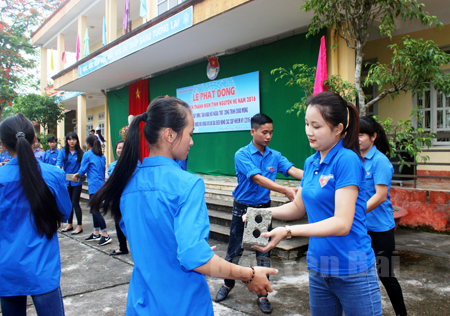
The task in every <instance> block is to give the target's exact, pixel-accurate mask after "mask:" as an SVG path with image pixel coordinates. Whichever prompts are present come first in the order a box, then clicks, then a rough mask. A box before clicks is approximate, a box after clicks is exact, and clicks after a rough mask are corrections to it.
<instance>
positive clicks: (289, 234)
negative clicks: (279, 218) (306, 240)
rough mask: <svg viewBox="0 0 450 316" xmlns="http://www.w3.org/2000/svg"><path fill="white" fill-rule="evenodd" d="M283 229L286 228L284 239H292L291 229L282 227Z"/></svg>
mask: <svg viewBox="0 0 450 316" xmlns="http://www.w3.org/2000/svg"><path fill="white" fill-rule="evenodd" d="M284 228H286V232H287V233H286V239H291V238H292V232H291V228H290V227H289V226H288V225H286V226H284Z"/></svg>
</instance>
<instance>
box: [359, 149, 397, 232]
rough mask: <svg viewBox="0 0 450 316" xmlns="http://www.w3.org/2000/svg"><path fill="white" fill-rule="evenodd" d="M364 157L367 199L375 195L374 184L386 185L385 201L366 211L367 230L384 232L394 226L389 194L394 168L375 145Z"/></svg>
mask: <svg viewBox="0 0 450 316" xmlns="http://www.w3.org/2000/svg"><path fill="white" fill-rule="evenodd" d="M364 158H365V159H364V168H365V169H366V199H367V201H369V199H370V198H371V197H372V196H374V195H375V193H376V190H375V185H377V184H383V185H387V186H388V194H387V198H386V201H384V202H383V203H381V205H379V206H378V207H377V208H375V209H374V210H373V211H372V212H369V213H367V219H366V225H367V230H368V231H370V232H386V231H388V230H391V229H392V228H394V227H395V221H394V215H393V213H392V203H391V196H390V194H389V189H390V188H391V180H392V175H393V174H394V168H393V167H392V164H391V162H390V161H389V159H388V158H387V157H386V155H384V154H383V153H382V152H380V151H379V150H378V149H377V147H376V146H373V147H372V148H371V149H370V150H369V152H368V153H367V155H366V157H364Z"/></svg>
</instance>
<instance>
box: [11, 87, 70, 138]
mask: <svg viewBox="0 0 450 316" xmlns="http://www.w3.org/2000/svg"><path fill="white" fill-rule="evenodd" d="M14 108H16V111H17V112H21V113H22V114H23V115H25V116H26V117H27V118H28V119H29V120H30V121H32V122H37V123H39V124H40V125H42V127H43V128H44V132H43V135H44V136H45V135H46V134H45V133H46V132H47V131H48V130H49V129H51V130H55V128H56V125H57V122H59V121H61V120H62V119H63V118H64V116H65V115H64V105H61V104H60V103H58V98H57V97H55V96H51V97H49V96H47V95H40V94H34V93H30V94H27V95H24V96H19V97H18V98H17V99H16V102H15V104H14Z"/></svg>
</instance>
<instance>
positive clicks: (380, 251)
mask: <svg viewBox="0 0 450 316" xmlns="http://www.w3.org/2000/svg"><path fill="white" fill-rule="evenodd" d="M368 234H369V236H370V237H371V238H372V248H373V250H374V252H375V257H376V260H377V270H378V277H379V278H380V281H381V283H383V286H384V288H385V289H386V292H387V294H388V296H389V299H390V300H391V304H392V306H393V307H394V310H395V314H396V315H401V316H404V315H406V307H405V301H404V300H403V293H402V288H401V287H400V284H399V283H398V280H397V278H396V277H395V275H394V266H393V262H392V253H393V252H394V250H395V237H394V228H392V229H391V230H389V231H387V232H368Z"/></svg>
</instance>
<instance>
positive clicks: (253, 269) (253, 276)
mask: <svg viewBox="0 0 450 316" xmlns="http://www.w3.org/2000/svg"><path fill="white" fill-rule="evenodd" d="M250 268H251V269H252V271H253V274H252V278H251V279H250V280H248V281H244V280H243V281H242V282H244V283H245V284H249V283H250V282H252V281H253V279H254V278H255V268H253V267H252V266H250Z"/></svg>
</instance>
